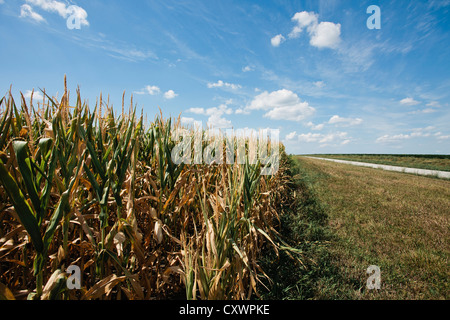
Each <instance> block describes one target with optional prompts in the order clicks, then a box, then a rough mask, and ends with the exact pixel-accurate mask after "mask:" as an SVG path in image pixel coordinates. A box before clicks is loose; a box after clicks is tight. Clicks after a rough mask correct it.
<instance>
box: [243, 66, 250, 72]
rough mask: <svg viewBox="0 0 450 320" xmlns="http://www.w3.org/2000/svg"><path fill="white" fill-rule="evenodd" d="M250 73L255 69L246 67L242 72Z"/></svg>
mask: <svg viewBox="0 0 450 320" xmlns="http://www.w3.org/2000/svg"><path fill="white" fill-rule="evenodd" d="M250 71H253V68H252V67H250V66H245V67H243V68H242V72H250Z"/></svg>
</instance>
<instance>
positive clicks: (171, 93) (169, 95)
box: [164, 90, 178, 99]
mask: <svg viewBox="0 0 450 320" xmlns="http://www.w3.org/2000/svg"><path fill="white" fill-rule="evenodd" d="M176 96H178V94H177V93H175V92H174V91H173V90H169V91H166V92H165V93H164V98H166V99H173V98H175V97H176Z"/></svg>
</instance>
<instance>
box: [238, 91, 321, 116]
mask: <svg viewBox="0 0 450 320" xmlns="http://www.w3.org/2000/svg"><path fill="white" fill-rule="evenodd" d="M246 110H269V111H268V112H267V113H266V114H265V115H264V116H265V117H267V118H270V119H273V120H290V121H301V120H303V119H305V118H306V117H308V116H311V115H312V114H314V112H315V109H314V108H313V107H311V106H310V105H309V104H308V102H302V101H301V100H300V98H299V97H298V96H297V94H295V93H294V92H292V91H290V90H287V89H282V90H278V91H273V92H271V93H269V92H267V91H264V92H263V93H261V94H259V95H257V96H256V97H255V98H254V99H253V101H252V102H251V103H250V105H249V106H247V107H246Z"/></svg>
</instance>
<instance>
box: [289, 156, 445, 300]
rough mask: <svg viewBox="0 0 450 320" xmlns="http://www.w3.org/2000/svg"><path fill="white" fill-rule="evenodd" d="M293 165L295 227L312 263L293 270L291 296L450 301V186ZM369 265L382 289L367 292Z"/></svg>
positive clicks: (321, 164)
mask: <svg viewBox="0 0 450 320" xmlns="http://www.w3.org/2000/svg"><path fill="white" fill-rule="evenodd" d="M296 160H297V161H298V166H297V168H298V172H297V175H296V177H297V181H298V186H299V188H298V193H299V198H300V199H301V198H303V201H302V204H299V205H298V207H297V209H298V212H299V217H303V218H301V220H300V221H297V223H294V224H293V225H295V226H296V227H299V228H301V234H302V237H303V239H302V240H303V244H302V246H303V248H304V249H305V256H307V257H308V260H309V261H310V262H308V265H307V266H306V267H305V268H304V269H303V270H301V268H299V269H298V271H295V272H292V271H291V272H292V273H297V278H298V277H302V281H298V283H297V288H296V289H293V290H292V288H291V289H290V294H291V295H290V297H291V298H296V297H301V298H308V299H449V298H450V288H449V279H450V269H449V258H450V231H449V226H450V224H449V222H450V182H449V181H446V180H439V179H432V178H428V177H421V176H413V175H405V174H401V173H395V172H387V171H382V170H376V169H371V168H361V167H355V166H351V165H345V164H339V163H333V162H328V161H322V160H316V159H310V158H305V157H297V158H296ZM370 265H377V266H379V267H380V269H381V289H380V290H368V289H367V288H366V283H367V279H368V277H369V275H368V274H366V270H367V268H368V266H370ZM287 274H288V271H287V270H286V275H287ZM287 277H288V276H287ZM291 281H292V279H291ZM291 283H292V284H293V285H294V286H295V284H296V283H295V281H294V282H291ZM301 285H303V287H302V286H301ZM285 293H286V292H284V294H285Z"/></svg>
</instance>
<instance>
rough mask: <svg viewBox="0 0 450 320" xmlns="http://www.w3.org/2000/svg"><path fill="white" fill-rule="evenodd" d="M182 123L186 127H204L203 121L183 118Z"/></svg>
mask: <svg viewBox="0 0 450 320" xmlns="http://www.w3.org/2000/svg"><path fill="white" fill-rule="evenodd" d="M180 121H181V123H182V124H184V125H187V126H189V125H193V126H194V127H195V128H201V127H202V122H201V121H197V120H195V119H194V118H189V117H181V119H180Z"/></svg>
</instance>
